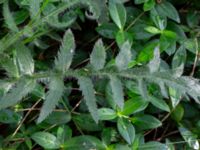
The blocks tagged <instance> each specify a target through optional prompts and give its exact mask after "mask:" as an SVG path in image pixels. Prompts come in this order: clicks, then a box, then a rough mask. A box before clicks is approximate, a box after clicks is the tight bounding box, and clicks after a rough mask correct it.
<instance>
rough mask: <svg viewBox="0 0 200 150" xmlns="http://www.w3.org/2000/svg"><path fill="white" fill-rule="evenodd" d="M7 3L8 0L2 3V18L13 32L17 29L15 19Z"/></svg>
mask: <svg viewBox="0 0 200 150" xmlns="http://www.w3.org/2000/svg"><path fill="white" fill-rule="evenodd" d="M8 3H9V1H8V0H6V1H5V2H4V4H3V15H4V19H5V22H6V24H7V26H8V28H9V29H10V30H11V31H13V32H18V31H19V29H18V27H17V25H16V23H15V20H14V18H13V16H12V14H11V12H10V10H9V6H8Z"/></svg>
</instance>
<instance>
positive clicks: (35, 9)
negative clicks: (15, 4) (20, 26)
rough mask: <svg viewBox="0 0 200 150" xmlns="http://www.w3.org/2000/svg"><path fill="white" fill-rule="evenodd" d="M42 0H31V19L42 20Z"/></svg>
mask: <svg viewBox="0 0 200 150" xmlns="http://www.w3.org/2000/svg"><path fill="white" fill-rule="evenodd" d="M41 2H42V1H41V0H30V5H29V6H30V9H29V10H30V16H31V19H36V18H37V19H39V18H40V3H41Z"/></svg>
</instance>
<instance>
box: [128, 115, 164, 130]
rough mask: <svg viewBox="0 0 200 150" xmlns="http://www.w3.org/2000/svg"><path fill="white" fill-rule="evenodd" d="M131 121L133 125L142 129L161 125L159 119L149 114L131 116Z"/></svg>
mask: <svg viewBox="0 0 200 150" xmlns="http://www.w3.org/2000/svg"><path fill="white" fill-rule="evenodd" d="M131 121H132V123H133V124H134V125H136V126H138V128H140V129H143V130H146V129H154V128H158V127H160V126H161V125H162V122H161V121H160V120H158V119H157V118H155V117H153V116H151V115H138V116H134V117H132V118H131Z"/></svg>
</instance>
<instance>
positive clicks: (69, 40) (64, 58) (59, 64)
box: [55, 30, 75, 74]
mask: <svg viewBox="0 0 200 150" xmlns="http://www.w3.org/2000/svg"><path fill="white" fill-rule="evenodd" d="M74 49H75V41H74V36H73V33H72V32H71V30H67V31H66V33H65V35H64V38H63V42H62V46H61V47H60V51H59V53H58V57H57V59H56V60H55V68H56V69H57V70H59V71H61V72H63V74H64V73H65V72H66V71H67V69H69V67H70V65H71V63H72V59H73V55H74Z"/></svg>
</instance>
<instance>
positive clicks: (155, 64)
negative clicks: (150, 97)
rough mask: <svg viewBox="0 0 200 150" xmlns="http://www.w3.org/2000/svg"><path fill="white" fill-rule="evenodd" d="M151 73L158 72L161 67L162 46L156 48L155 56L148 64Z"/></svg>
mask: <svg viewBox="0 0 200 150" xmlns="http://www.w3.org/2000/svg"><path fill="white" fill-rule="evenodd" d="M148 67H149V70H150V72H151V73H153V72H156V71H158V70H159V68H160V47H159V46H157V47H155V49H154V58H153V59H152V60H151V61H150V62H149V64H148Z"/></svg>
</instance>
